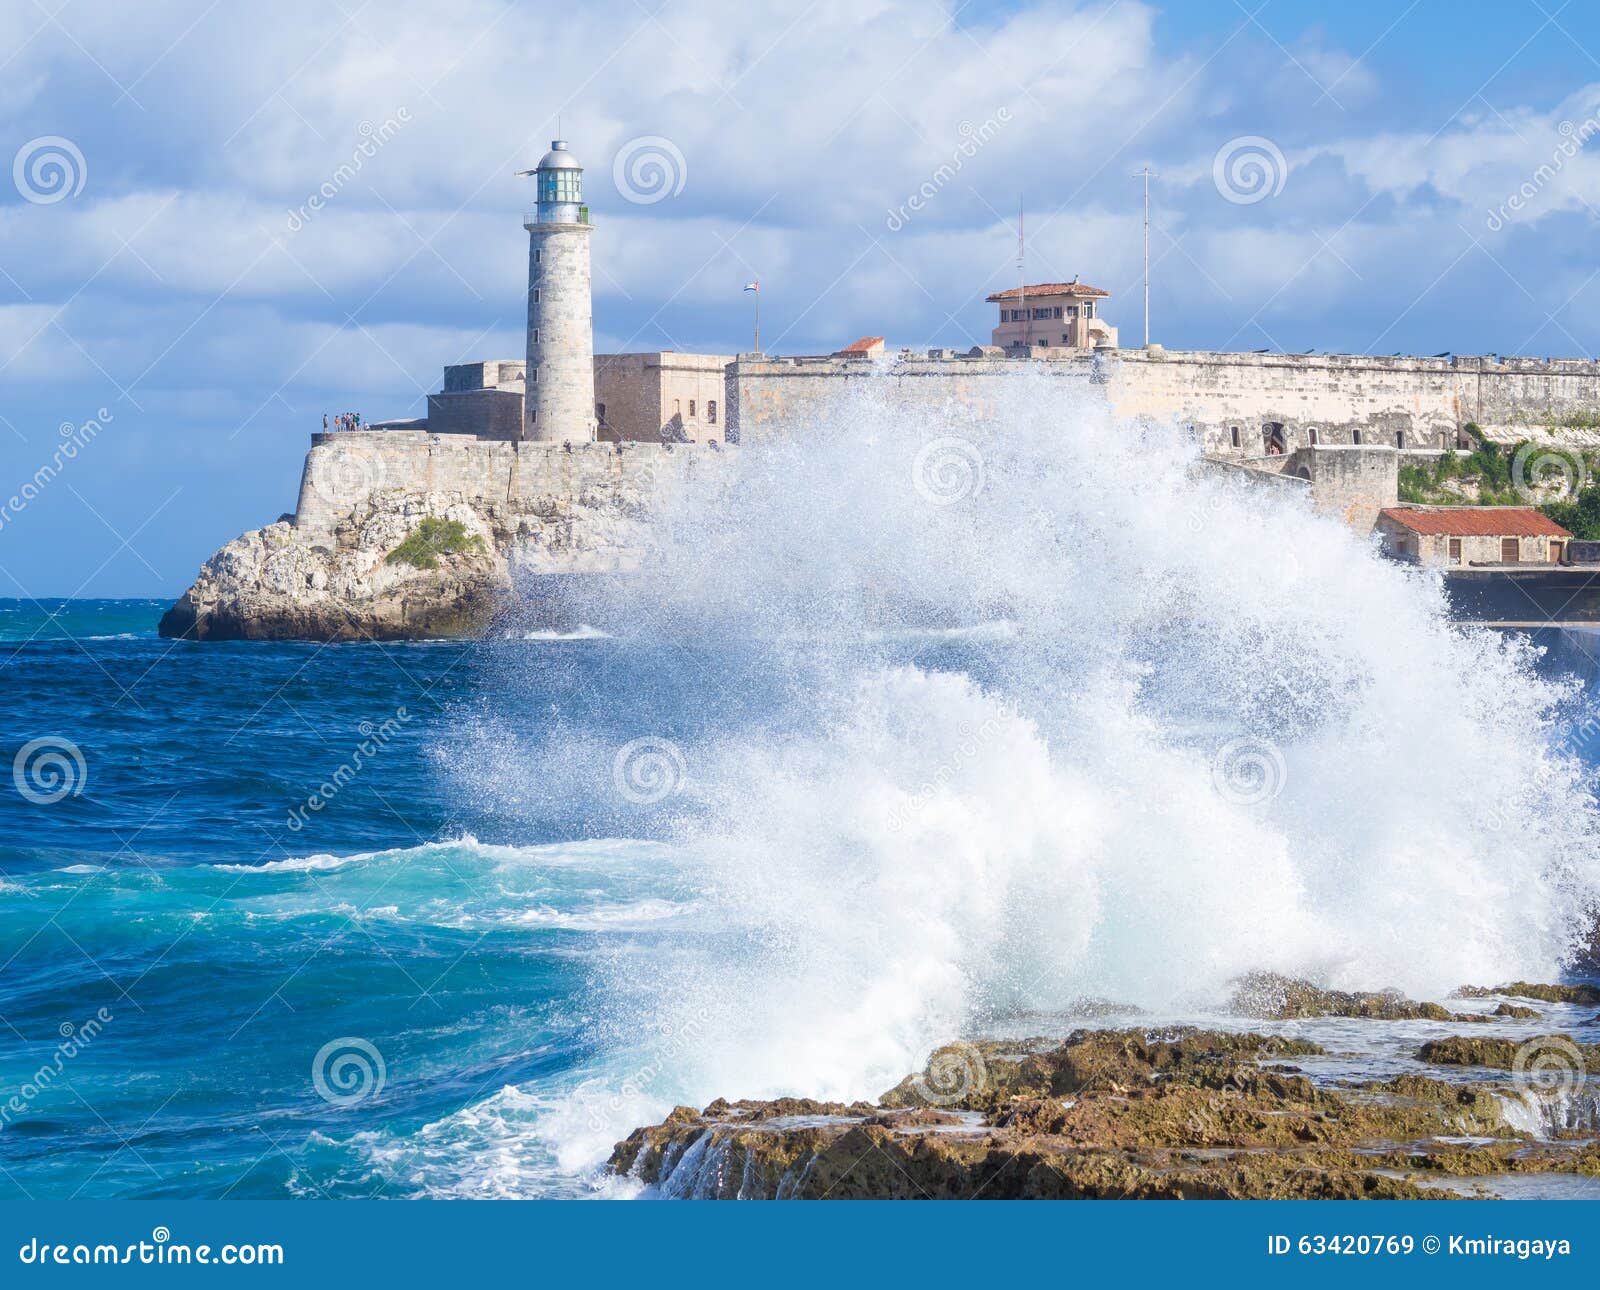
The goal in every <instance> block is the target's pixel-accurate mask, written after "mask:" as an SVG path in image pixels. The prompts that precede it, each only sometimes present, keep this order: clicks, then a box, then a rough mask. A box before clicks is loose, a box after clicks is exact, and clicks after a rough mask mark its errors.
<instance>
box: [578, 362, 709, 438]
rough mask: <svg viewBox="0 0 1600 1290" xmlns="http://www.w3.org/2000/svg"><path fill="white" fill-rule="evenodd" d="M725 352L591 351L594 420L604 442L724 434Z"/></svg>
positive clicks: (705, 436) (702, 436)
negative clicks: (635, 352)
mask: <svg viewBox="0 0 1600 1290" xmlns="http://www.w3.org/2000/svg"><path fill="white" fill-rule="evenodd" d="M731 362H733V355H731V354H679V353H676V352H674V351H672V350H664V351H660V352H657V353H647V354H596V355H595V357H594V400H595V408H594V411H595V418H596V420H597V421H598V422H599V424H600V430H599V438H600V439H601V440H602V441H603V442H608V443H617V442H623V443H711V442H717V443H722V442H726V441H727V438H728V407H727V396H726V393H725V390H724V385H725V374H726V370H727V367H728V364H729V363H731Z"/></svg>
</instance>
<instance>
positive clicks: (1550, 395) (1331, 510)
mask: <svg viewBox="0 0 1600 1290" xmlns="http://www.w3.org/2000/svg"><path fill="white" fill-rule="evenodd" d="M1031 357H1032V358H1033V359H1034V360H1035V361H1036V362H1037V363H1038V370H1039V371H1042V372H1044V373H1047V374H1049V375H1051V376H1054V377H1059V378H1060V379H1061V381H1062V383H1063V389H1064V390H1066V389H1072V388H1079V389H1083V390H1088V391H1096V392H1098V394H1099V395H1100V396H1102V397H1104V398H1106V399H1107V400H1108V401H1109V403H1110V406H1111V409H1112V412H1113V414H1114V415H1115V416H1117V417H1119V418H1127V419H1137V418H1148V419H1151V420H1157V421H1177V422H1178V423H1180V424H1182V425H1185V426H1187V427H1189V428H1190V429H1191V430H1192V431H1193V432H1194V434H1195V436H1196V438H1197V439H1198V440H1199V442H1200V444H1201V447H1202V450H1203V451H1204V452H1205V454H1206V456H1207V458H1209V459H1210V460H1211V461H1212V462H1225V461H1228V462H1236V463H1238V464H1240V465H1242V466H1248V467H1249V468H1251V470H1252V472H1253V473H1256V474H1268V475H1271V476H1274V477H1277V478H1279V479H1281V480H1283V482H1284V483H1286V484H1287V483H1289V482H1290V481H1292V480H1298V481H1302V483H1303V484H1304V485H1309V487H1308V488H1306V490H1305V491H1306V492H1307V493H1308V494H1309V496H1310V499H1311V504H1312V505H1313V506H1314V507H1315V508H1316V509H1317V510H1319V511H1321V512H1322V513H1324V514H1327V515H1330V516H1333V517H1335V518H1338V519H1340V520H1341V521H1343V522H1344V523H1346V524H1348V525H1349V526H1350V527H1352V528H1353V529H1355V530H1356V531H1357V532H1359V533H1368V532H1371V530H1372V528H1373V525H1374V523H1375V522H1376V520H1377V516H1378V512H1379V510H1381V509H1382V508H1383V507H1385V506H1393V505H1394V504H1395V503H1396V500H1397V477H1398V472H1399V466H1400V464H1401V462H1403V461H1404V460H1405V459H1406V457H1407V456H1408V455H1415V456H1417V457H1419V458H1428V459H1432V458H1436V457H1437V456H1438V455H1439V453H1440V452H1441V451H1443V450H1444V449H1447V448H1453V447H1462V446H1466V445H1467V436H1466V435H1465V434H1464V428H1465V427H1466V426H1467V424H1469V423H1473V424H1476V425H1477V426H1478V428H1479V431H1480V433H1481V434H1482V435H1484V436H1485V437H1487V438H1489V439H1492V440H1494V441H1497V442H1500V443H1503V444H1511V443H1516V442H1518V441H1520V440H1524V439H1529V440H1534V441H1554V442H1564V443H1568V444H1571V445H1581V446H1584V447H1595V446H1600V362H1592V361H1589V360H1585V359H1501V358H1495V357H1442V358H1415V357H1370V356H1365V355H1355V354H1325V355H1313V354H1236V353H1212V352H1203V351H1195V352H1184V351H1167V350H1164V349H1162V348H1161V347H1160V346H1150V347H1149V348H1147V349H1143V350H1113V349H1109V348H1102V349H1099V350H1095V351H1093V352H1084V351H1077V352H1070V351H1067V350H1064V349H1042V348H1041V349H1036V350H1034V351H1033V353H1032V355H1031ZM1018 361H1019V360H1018V359H1017V358H1015V357H1009V356H1005V355H1004V354H1003V353H1002V351H1000V350H998V349H993V348H989V347H980V348H977V349H974V350H971V351H969V352H967V353H958V352H955V351H951V350H929V351H926V352H925V353H923V354H914V353H911V352H909V351H902V352H901V353H900V355H899V356H897V357H894V358H889V359H884V360H879V361H877V362H874V363H866V362H862V361H861V360H859V359H849V358H839V357H829V358H792V359H777V358H766V357H762V356H757V355H746V356H741V357H740V359H739V360H738V361H737V362H735V363H734V364H732V365H731V366H730V367H729V368H728V403H729V406H730V408H731V409H732V410H733V422H732V425H731V426H730V429H729V438H730V439H742V440H743V441H744V442H757V441H759V439H760V438H761V437H762V436H764V435H767V434H772V433H780V432H791V429H790V428H792V432H800V433H803V430H804V426H805V424H806V422H807V419H808V418H809V417H814V416H815V415H816V414H817V412H818V410H819V404H820V402H821V400H822V399H823V398H824V397H825V396H826V395H827V394H828V393H829V392H830V391H831V390H835V389H837V388H838V387H837V384H836V383H837V382H838V381H849V380H852V379H861V378H863V377H865V376H868V375H869V374H874V373H876V374H878V375H880V376H882V377H883V378H885V379H888V380H892V381H895V382H896V383H897V394H898V395H900V396H901V397H903V398H904V399H905V400H907V401H908V402H911V403H913V404H919V403H920V404H924V405H926V406H928V407H929V409H930V411H932V410H934V409H939V410H944V409H947V408H948V407H949V405H950V404H951V403H952V402H953V403H954V404H955V405H957V406H958V407H962V406H964V407H967V408H970V409H971V410H972V411H973V413H974V415H987V414H991V413H994V412H997V411H998V410H999V400H998V393H999V386H998V384H997V382H998V381H999V380H1001V379H1002V378H1004V377H1005V376H1006V375H1007V374H1009V373H1013V372H1015V370H1016V364H1017V362H1018Z"/></svg>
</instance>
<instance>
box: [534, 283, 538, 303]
mask: <svg viewBox="0 0 1600 1290" xmlns="http://www.w3.org/2000/svg"><path fill="white" fill-rule="evenodd" d="M533 303H534V304H538V303H539V288H538V287H535V288H534V289H533Z"/></svg>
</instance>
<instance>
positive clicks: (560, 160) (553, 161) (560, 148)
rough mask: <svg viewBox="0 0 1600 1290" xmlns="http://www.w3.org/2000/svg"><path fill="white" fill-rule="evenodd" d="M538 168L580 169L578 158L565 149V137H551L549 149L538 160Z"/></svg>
mask: <svg viewBox="0 0 1600 1290" xmlns="http://www.w3.org/2000/svg"><path fill="white" fill-rule="evenodd" d="M539 169H540V170H582V169H583V167H582V166H581V165H579V164H578V159H577V158H576V157H574V156H573V155H572V153H570V152H569V151H567V141H566V140H565V139H553V140H551V142H550V151H549V152H547V153H545V154H544V157H543V158H542V159H541V160H540V162H539Z"/></svg>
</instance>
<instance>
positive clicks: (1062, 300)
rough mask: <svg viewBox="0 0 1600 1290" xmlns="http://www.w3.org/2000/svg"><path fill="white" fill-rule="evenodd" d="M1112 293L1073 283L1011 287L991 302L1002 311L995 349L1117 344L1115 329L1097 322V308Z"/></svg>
mask: <svg viewBox="0 0 1600 1290" xmlns="http://www.w3.org/2000/svg"><path fill="white" fill-rule="evenodd" d="M1110 298H1111V293H1110V292H1109V291H1102V290H1101V289H1100V288H1099V287H1091V286H1089V284H1088V283H1086V282H1079V281H1078V280H1077V279H1076V278H1074V279H1073V280H1072V281H1071V282H1041V283H1037V284H1035V285H1034V286H1031V287H1013V288H1011V290H1010V291H997V292H996V293H995V294H994V295H992V296H990V297H988V300H989V303H990V304H998V305H999V306H1000V321H999V324H998V325H997V326H996V327H995V329H994V336H993V343H994V344H996V345H998V346H999V347H1000V348H1002V349H1005V350H1019V349H1022V350H1031V349H1035V348H1050V347H1054V348H1065V349H1094V348H1095V347H1096V346H1097V345H1110V346H1111V347H1113V348H1115V347H1116V344H1117V329H1116V328H1115V327H1113V326H1111V325H1110V324H1109V323H1107V322H1105V321H1104V320H1103V319H1101V318H1100V317H1098V316H1097V310H1098V307H1099V302H1100V301H1102V300H1109V299H1110Z"/></svg>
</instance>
